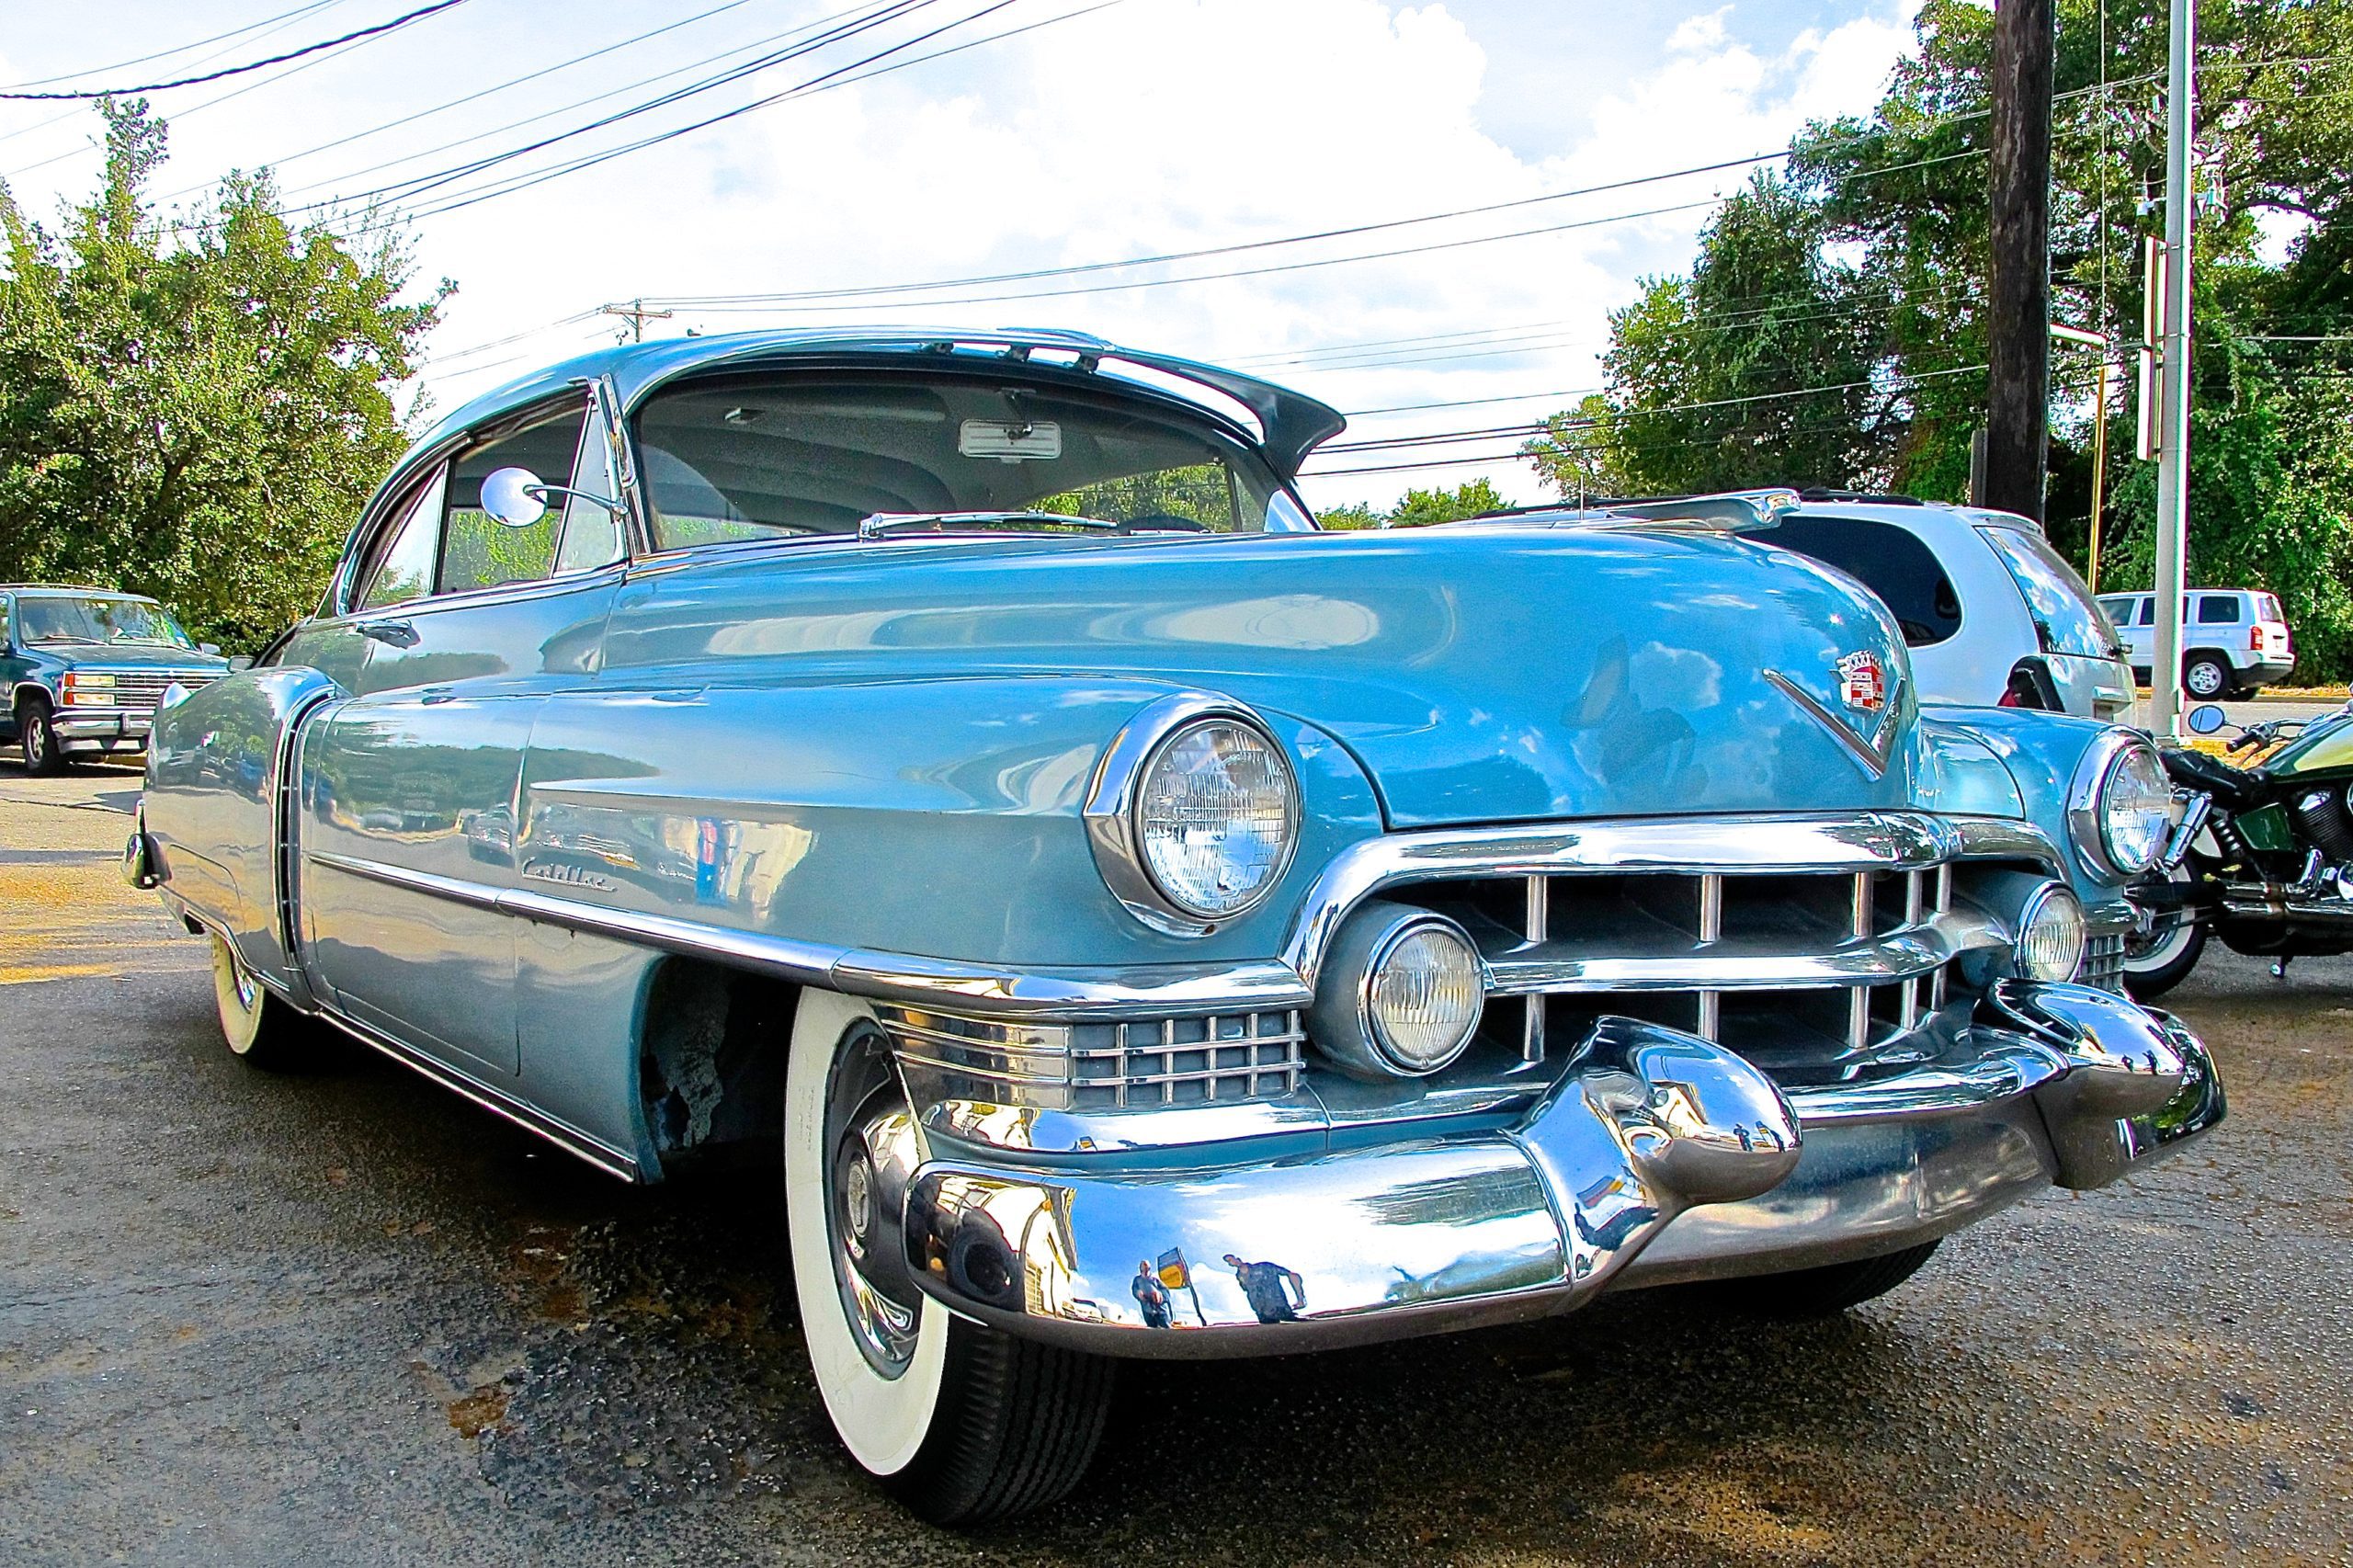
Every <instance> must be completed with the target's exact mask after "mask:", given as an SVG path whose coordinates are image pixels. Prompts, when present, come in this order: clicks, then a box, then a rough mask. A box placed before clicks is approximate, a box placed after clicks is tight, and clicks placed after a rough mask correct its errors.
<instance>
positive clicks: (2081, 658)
mask: <svg viewBox="0 0 2353 1568" xmlns="http://www.w3.org/2000/svg"><path fill="white" fill-rule="evenodd" d="M1799 503H1800V504H1799V506H1798V507H1797V509H1796V510H1795V511H1793V512H1790V513H1788V514H1786V515H1784V516H1782V517H1780V518H1779V520H1778V521H1776V522H1775V523H1774V524H1773V525H1772V526H1770V527H1768V528H1756V529H1750V530H1745V531H1744V532H1743V534H1742V537H1743V538H1745V539H1748V540H1754V541H1756V542H1757V543H1759V544H1768V545H1777V546H1779V547H1780V548H1781V549H1784V550H1791V551H1797V552H1798V553H1799V554H1801V555H1805V556H1809V557H1811V558H1813V560H1816V561H1819V562H1823V563H1824V564H1825V565H1829V566H1834V567H1836V568H1837V569H1838V570H1839V571H1841V572H1844V573H1846V574H1847V575H1848V576H1851V577H1855V578H1858V579H1859V580H1860V581H1861V582H1862V584H1863V585H1864V586H1865V587H1867V588H1869V589H1870V590H1871V592H1873V593H1875V594H1877V595H1878V596H1879V597H1880V598H1881V601H1882V602H1884V603H1885V604H1886V606H1887V608H1889V609H1890V610H1892V611H1893V612H1894V615H1895V619H1896V623H1897V625H1899V626H1900V627H1902V628H1903V631H1904V642H1906V643H1908V644H1909V645H1910V646H1911V650H1912V674H1913V678H1914V679H1915V680H1917V681H1918V682H1919V683H1920V697H1921V699H1922V700H1923V701H1927V702H1957V703H1963V704H1967V705H1970V706H1972V707H1987V708H1990V707H1995V706H2000V707H2006V708H2018V707H2026V708H2046V709H2051V710H2057V711H2062V712H2067V713H2077V714H2082V715H2084V716H2085V717H2086V718H2097V719H2109V718H2113V717H2115V716H2117V715H2118V714H2120V713H2122V712H2123V711H2124V710H2126V709H2127V708H2130V707H2131V704H2132V679H2131V671H2130V670H2129V669H2128V668H2127V666H2126V665H2125V663H2124V657H2123V654H2124V649H2123V646H2122V644H2121V642H2120V640H2119V638H2118V635H2117V632H2116V629H2115V628H2113V627H2111V626H2110V625H2109V623H2108V618H2107V617H2106V616H2105V615H2103V614H2102V613H2101V612H2100V607H2099V606H2098V605H2097V604H2095V603H2094V602H2093V601H2092V596H2091V590H2090V589H2088V588H2086V587H2085V586H2084V580H2083V579H2082V578H2081V577H2079V576H2077V575H2076V574H2075V568H2074V567H2072V566H2070V565H2068V564H2067V562H2065V561H2064V560H2063V559H2062V558H2061V557H2060V555H2059V553H2058V551H2054V550H2052V548H2051V545H2050V542H2049V541H2048V540H2045V539H2044V538H2043V537H2042V530H2041V529H2040V528H2037V527H2036V526H2035V525H2034V524H2033V523H2032V522H2031V521H2029V519H2027V518H2025V517H2018V516H2017V515H2016V514H2014V513H2010V512H1993V511H1987V510H1985V509H1984V508H1983V507H1976V506H1947V505H1945V504H1943V503H1941V502H1935V501H1915V500H1914V499H1912V498H1911V497H1909V496H1904V495H1862V494H1855V493H1853V492H1850V491H1827V490H1808V491H1802V492H1801V493H1800V494H1799Z"/></svg>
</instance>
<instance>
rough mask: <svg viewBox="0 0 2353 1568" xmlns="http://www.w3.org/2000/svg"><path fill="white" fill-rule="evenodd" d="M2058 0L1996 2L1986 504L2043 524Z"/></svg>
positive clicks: (1983, 501) (2047, 467)
mask: <svg viewBox="0 0 2353 1568" xmlns="http://www.w3.org/2000/svg"><path fill="white" fill-rule="evenodd" d="M2055 39H2056V34H2055V32H2054V30H2053V24H2052V0H1995V6H1994V167H1993V182H1992V183H1993V189H1992V198H1993V220H1994V221H1993V244H1994V277H1993V286H1992V290H1991V296H1992V297H1991V301H1990V304H1991V310H1990V312H1989V317H1988V321H1989V330H1990V337H1991V341H1990V343H1989V345H1988V347H1990V349H1991V350H1992V352H1991V354H1990V355H1989V357H1988V358H1989V359H1990V361H1991V363H1990V366H1989V369H1988V374H1987V376H1986V398H1985V404H1986V406H1985V464H1984V473H1985V478H1984V493H1983V496H1982V499H1981V500H1980V503H1979V504H1980V505H1981V506H1995V507H1999V508H2000V509H2002V510H2003V511H2006V512H2016V513H2018V514H2019V515H2021V516H2023V517H2032V518H2033V519H2034V520H2035V521H2036V522H2038V523H2039V522H2040V521H2042V495H2043V489H2044V486H2045V483H2046V481H2047V478H2048V475H2049V472H2050V466H2051V454H2050V442H2051V343H2050V338H2049V336H2048V327H2049V324H2050V321H2051V76H2052V53H2053V51H2054V49H2055Z"/></svg>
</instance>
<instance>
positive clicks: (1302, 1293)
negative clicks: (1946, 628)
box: [1225, 1253, 1307, 1323]
mask: <svg viewBox="0 0 2353 1568" xmlns="http://www.w3.org/2000/svg"><path fill="white" fill-rule="evenodd" d="M1225 1265H1226V1267H1228V1268H1231V1269H1233V1277H1234V1278H1236V1279H1238V1280H1240V1281H1241V1283H1242V1293H1243V1295H1244V1296H1245V1297H1247V1298H1248V1299H1249V1301H1250V1310H1251V1311H1252V1312H1256V1313H1257V1314H1258V1321H1259V1322H1260V1323H1297V1322H1298V1321H1299V1313H1300V1309H1301V1308H1303V1307H1305V1306H1306V1305H1307V1282H1306V1281H1305V1280H1303V1279H1302V1278H1300V1277H1299V1275H1298V1273H1297V1271H1295V1270H1293V1269H1289V1268H1285V1267H1283V1266H1282V1265H1281V1264H1279V1263H1245V1262H1243V1261H1242V1259H1241V1258H1239V1257H1237V1256H1234V1255H1233V1253H1227V1254H1226V1255H1225ZM1286 1282H1288V1283H1289V1287H1290V1288H1289V1290H1286V1289H1285V1288H1284V1287H1285V1283H1286ZM1294 1295H1296V1296H1297V1297H1298V1298H1299V1301H1298V1302H1297V1303H1296V1304H1294V1303H1293V1302H1292V1301H1291V1297H1292V1296H1294Z"/></svg>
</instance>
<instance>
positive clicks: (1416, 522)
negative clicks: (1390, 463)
mask: <svg viewBox="0 0 2353 1568" xmlns="http://www.w3.org/2000/svg"><path fill="white" fill-rule="evenodd" d="M1510 505H1511V503H1510V502H1508V501H1506V500H1505V499H1504V498H1503V495H1502V494H1500V493H1499V492H1498V491H1497V490H1496V489H1495V486H1494V485H1493V484H1492V483H1488V482H1487V481H1486V480H1483V479H1473V480H1469V481H1466V482H1465V483H1461V484H1458V485H1456V486H1455V487H1454V488H1453V489H1451V490H1436V489H1433V490H1412V489H1409V490H1407V491H1406V492H1405V495H1404V499H1403V500H1401V501H1399V502H1398V503H1397V505H1396V506H1395V507H1394V508H1392V510H1390V511H1386V512H1378V511H1375V510H1374V509H1373V508H1372V507H1371V506H1368V505H1366V504H1365V503H1364V502H1361V501H1358V502H1355V503H1353V504H1351V505H1349V506H1332V507H1327V508H1326V509H1325V510H1324V511H1321V512H1318V513H1316V514H1315V520H1316V521H1317V522H1318V523H1320V524H1322V525H1323V526H1324V528H1338V529H1342V530H1346V529H1349V528H1427V527H1429V526H1430V525H1431V524H1432V523H1451V522H1457V521H1460V520H1461V519H1462V518H1464V517H1477V516H1479V515H1480V514H1481V513H1482V512H1500V511H1502V510H1504V509H1505V508H1506V507H1507V506H1510Z"/></svg>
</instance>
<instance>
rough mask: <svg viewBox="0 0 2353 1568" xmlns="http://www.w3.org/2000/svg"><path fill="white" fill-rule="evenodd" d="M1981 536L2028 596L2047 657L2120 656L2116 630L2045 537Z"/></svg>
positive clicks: (2012, 532)
mask: <svg viewBox="0 0 2353 1568" xmlns="http://www.w3.org/2000/svg"><path fill="white" fill-rule="evenodd" d="M1977 531H1978V532H1979V533H1980V534H1982V535H1984V539H1985V542H1986V543H1988V544H1990V545H1992V546H1993V547H1994V553H1995V555H1997V556H1999V557H2001V561H2002V564H2003V565H2004V566H2006V567H2007V568H2008V569H2009V574H2010V580H2011V581H2012V582H2015V583H2016V584H2018V592H2019V593H2020V594H2022V595H2023V596H2025V598H2026V608H2027V609H2028V610H2029V612H2030V613H2031V614H2032V615H2033V616H2034V625H2035V630H2036V631H2038V632H2040V635H2041V638H2042V646H2043V651H2044V652H2045V653H2083V654H2088V655H2089V656H2091V657H2093V658H2096V659H2112V658H2114V657H2115V656H2116V653H2117V649H2118V647H2119V645H2120V644H2119V639H2118V637H2117V635H2116V628H2114V627H2113V626H2111V625H2109V620H2108V617H2107V616H2106V615H2105V614H2104V613H2102V611H2101V610H2100V608H2099V606H2098V605H2097V603H2095V602H2094V601H2093V599H2092V591H2091V590H2090V589H2089V588H2086V586H2084V580H2083V579H2082V578H2081V577H2078V576H2076V575H2075V568H2074V567H2072V566H2070V565H2068V564H2067V562H2065V561H2063V560H2062V559H2061V558H2060V555H2059V552H2058V551H2055V550H2053V549H2052V548H2051V546H2050V544H2049V543H2048V542H2047V541H2045V540H2044V539H2043V537H2042V536H2041V535H2040V534H2033V533H2027V532H2024V531H2022V530H2020V529H2018V528H1979V529H1978V530H1977Z"/></svg>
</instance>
